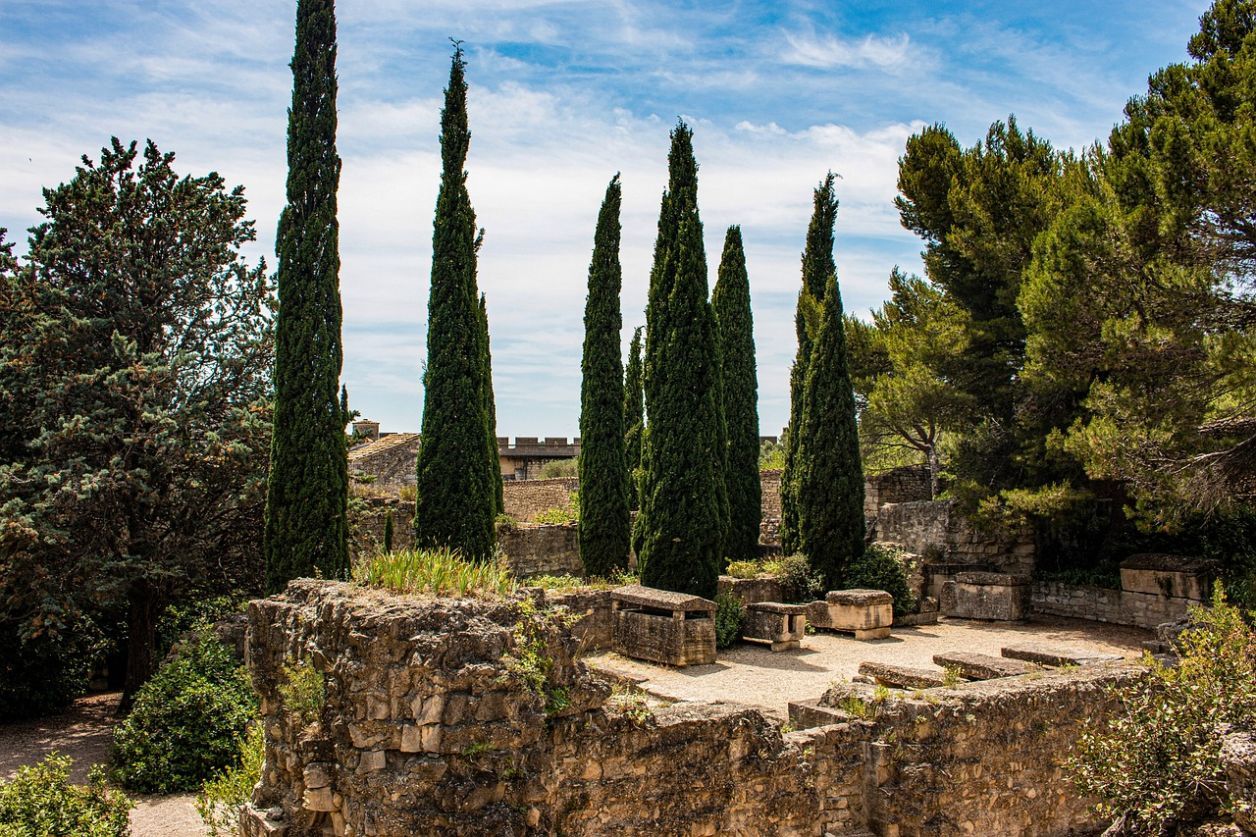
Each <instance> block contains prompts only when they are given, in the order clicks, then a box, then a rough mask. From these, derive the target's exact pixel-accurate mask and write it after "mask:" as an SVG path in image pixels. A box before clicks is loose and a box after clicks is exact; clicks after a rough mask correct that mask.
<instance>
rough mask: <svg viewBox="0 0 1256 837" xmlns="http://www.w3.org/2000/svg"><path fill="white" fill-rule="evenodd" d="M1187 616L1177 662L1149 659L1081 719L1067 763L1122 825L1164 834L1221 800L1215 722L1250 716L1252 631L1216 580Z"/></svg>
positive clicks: (1254, 703)
mask: <svg viewBox="0 0 1256 837" xmlns="http://www.w3.org/2000/svg"><path fill="white" fill-rule="evenodd" d="M1191 616H1192V623H1193V627H1191V628H1190V629H1188V630H1187V631H1185V632H1184V633H1183V634H1182V635H1181V636H1180V637H1179V640H1178V648H1179V651H1180V654H1181V659H1180V660H1179V661H1178V664H1177V665H1172V666H1166V665H1162V664H1161V663H1159V662H1157V661H1155V660H1152V659H1150V658H1148V665H1149V669H1150V670H1149V672H1148V675H1147V676H1146V677H1145V678H1143V679H1142V680H1140V681H1139V682H1138V683H1136V684H1133V685H1130V686H1126V687H1124V688H1123V689H1122V690H1120V691H1118V692H1116V693H1115V694H1116V696H1117V697H1118V698H1119V700H1120V709H1119V711H1118V712H1117V713H1116V714H1115V715H1114V716H1113V717H1111V718H1110V719H1108V720H1107V721H1104V722H1093V721H1092V722H1089V723H1087V725H1086V727H1085V728H1084V730H1083V732H1082V734H1081V736H1080V737H1079V739H1078V742H1077V746H1076V748H1075V750H1074V752H1073V754H1072V756H1071V757H1070V758H1069V759H1068V760H1067V762H1066V763H1065V766H1066V769H1067V770H1068V772H1069V773H1070V775H1071V778H1072V780H1073V782H1074V783H1075V784H1076V786H1077V787H1078V789H1079V790H1081V791H1082V792H1083V793H1086V794H1090V795H1093V796H1097V797H1099V799H1100V802H1099V806H1098V808H1099V811H1100V813H1102V814H1103V815H1105V816H1110V817H1112V818H1114V819H1115V820H1118V821H1121V822H1122V823H1123V824H1124V831H1123V832H1122V833H1138V834H1152V835H1161V834H1165V833H1167V832H1168V831H1169V830H1170V829H1172V828H1173V827H1174V826H1175V825H1177V824H1179V823H1184V822H1188V821H1190V820H1191V819H1193V818H1194V817H1196V816H1199V815H1201V814H1207V813H1211V812H1215V811H1217V810H1218V809H1219V808H1220V807H1222V806H1223V805H1224V803H1225V799H1224V797H1225V773H1224V770H1223V769H1222V766H1221V741H1222V737H1223V734H1224V733H1223V730H1222V727H1223V725H1227V724H1228V725H1233V727H1235V728H1239V729H1251V728H1252V726H1253V724H1254V723H1256V635H1253V633H1252V629H1251V628H1250V627H1249V626H1248V625H1247V624H1246V623H1245V622H1244V620H1243V617H1242V614H1241V613H1240V611H1239V610H1238V608H1236V607H1233V606H1232V605H1229V604H1227V603H1226V601H1225V597H1224V594H1223V593H1222V591H1221V587H1220V586H1219V585H1218V587H1217V589H1216V591H1215V592H1214V594H1213V601H1212V607H1211V608H1203V607H1194V608H1192V611H1191Z"/></svg>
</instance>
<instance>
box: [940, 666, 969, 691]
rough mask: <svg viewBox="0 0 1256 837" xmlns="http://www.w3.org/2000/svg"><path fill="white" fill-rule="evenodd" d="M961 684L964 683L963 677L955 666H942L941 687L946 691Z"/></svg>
mask: <svg viewBox="0 0 1256 837" xmlns="http://www.w3.org/2000/svg"><path fill="white" fill-rule="evenodd" d="M963 682H964V677H963V675H961V674H960V670H959V669H958V668H956V667H955V666H943V667H942V685H943V686H945V687H946V688H948V689H953V688H955V687H956V686H958V685H959V684H960V683H963Z"/></svg>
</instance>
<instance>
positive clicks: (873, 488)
mask: <svg viewBox="0 0 1256 837" xmlns="http://www.w3.org/2000/svg"><path fill="white" fill-rule="evenodd" d="M931 499H933V495H932V492H931V489H930V485H929V469H928V468H926V467H924V466H923V465H905V466H903V467H901V468H892V469H890V470H889V471H886V472H884V473H881V474H870V475H869V476H868V477H867V478H866V479H865V481H864V517H868V518H874V517H876V516H877V510H878V509H880V508H881V507H882V506H884V505H885V504H887V503H912V502H915V501H917V500H931Z"/></svg>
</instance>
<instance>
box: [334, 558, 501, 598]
mask: <svg viewBox="0 0 1256 837" xmlns="http://www.w3.org/2000/svg"><path fill="white" fill-rule="evenodd" d="M353 580H354V581H356V582H357V583H358V584H361V585H364V586H366V587H382V588H383V589H385V590H391V591H393V592H394V593H406V594H426V595H430V596H457V597H460V598H461V597H467V596H474V597H480V598H495V597H506V596H510V595H513V594H514V592H515V588H516V583H515V577H514V576H513V575H512V574H511V572H510V568H509V567H508V566H507V565H506V562H505V560H504V559H503V558H502V557H501V556H500V555H499V556H496V557H494V558H493V559H492V560H489V561H470V560H467V559H466V558H463V557H462V555H461V554H459V553H458V552H457V551H455V550H450V549H401V550H397V551H395V552H389V553H384V554H379V555H373V556H371V557H370V558H367V559H366V560H363V561H360V562H359V563H358V564H356V565H355V566H354V568H353Z"/></svg>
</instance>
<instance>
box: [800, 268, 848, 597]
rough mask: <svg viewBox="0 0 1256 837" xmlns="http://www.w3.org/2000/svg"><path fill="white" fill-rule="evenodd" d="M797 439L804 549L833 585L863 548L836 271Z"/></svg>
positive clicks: (813, 349) (809, 369)
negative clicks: (800, 429)
mask: <svg viewBox="0 0 1256 837" xmlns="http://www.w3.org/2000/svg"><path fill="white" fill-rule="evenodd" d="M803 391H804V394H803V421H802V432H801V433H800V434H799V437H798V462H799V463H800V466H799V469H798V484H797V492H798V493H797V503H798V505H797V508H798V534H799V541H800V548H801V550H802V553H803V554H804V555H806V556H807V558H808V559H809V560H810V562H811V566H812V567H813V568H814V569H815V570H817V571H819V572H820V573H821V574H823V576H824V579H825V581H826V583H827V584H828V586H829V588H830V589H832V588H834V587H837V586H838V585H840V584H841V583H842V581H843V576H844V575H845V571H846V566H847V565H848V563H849V562H850V561H851V560H853V559H855V558H858V557H859V556H860V555H862V554H863V551H864V512H863V505H864V478H863V464H862V462H861V461H860V458H859V428H858V423H857V421H856V417H855V392H854V389H853V388H852V386H851V382H850V370H849V364H848V360H847V357H846V326H845V323H844V322H843V319H842V296H841V293H840V291H839V290H838V287H837V277H835V276H833V275H831V274H830V276H829V278H828V290H827V291H826V292H825V295H824V306H823V311H822V313H821V316H820V327H819V332H818V333H817V334H816V337H815V341H814V343H813V344H812V347H811V358H810V361H809V363H808V364H807V380H806V383H805V385H804V388H803Z"/></svg>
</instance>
